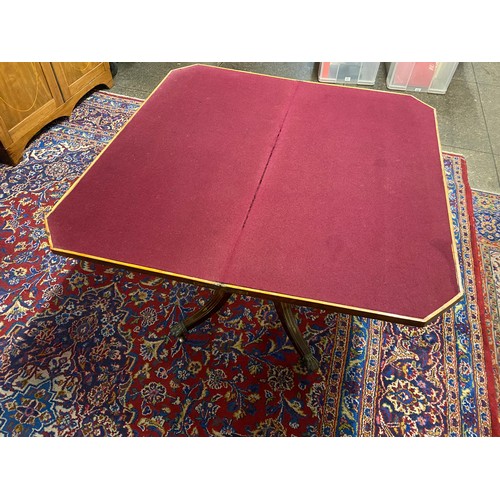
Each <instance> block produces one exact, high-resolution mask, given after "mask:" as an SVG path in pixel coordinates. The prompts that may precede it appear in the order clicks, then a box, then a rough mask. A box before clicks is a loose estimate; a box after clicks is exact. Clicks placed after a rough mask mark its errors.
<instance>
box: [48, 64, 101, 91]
mask: <svg viewBox="0 0 500 500" xmlns="http://www.w3.org/2000/svg"><path fill="white" fill-rule="evenodd" d="M51 65H52V68H53V70H54V73H55V75H56V78H57V81H58V83H59V87H60V88H61V92H62V95H63V97H64V99H65V100H68V99H70V98H71V97H73V96H74V95H76V94H78V93H80V92H81V90H82V89H84V88H89V84H90V83H91V82H92V81H93V80H96V79H102V75H103V74H104V73H105V72H109V64H108V63H102V62H100V63H98V62H62V63H61V62H57V63H55V62H54V63H51Z"/></svg>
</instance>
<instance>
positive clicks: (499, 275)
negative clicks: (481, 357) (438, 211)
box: [472, 191, 500, 402]
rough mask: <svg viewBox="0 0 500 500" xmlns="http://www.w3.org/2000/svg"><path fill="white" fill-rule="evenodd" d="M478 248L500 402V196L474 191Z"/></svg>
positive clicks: (490, 345)
mask: <svg viewBox="0 0 500 500" xmlns="http://www.w3.org/2000/svg"><path fill="white" fill-rule="evenodd" d="M472 201H473V205H474V219H475V224H476V230H477V231H476V237H477V246H478V250H479V253H480V256H481V258H480V259H479V263H480V265H481V275H482V276H483V277H484V279H483V280H482V283H483V296H484V320H485V323H486V335H487V341H488V344H489V349H490V352H491V356H492V367H493V378H494V384H495V391H496V396H497V402H499V401H500V372H499V366H500V365H499V361H500V195H498V194H493V193H486V192H482V191H472Z"/></svg>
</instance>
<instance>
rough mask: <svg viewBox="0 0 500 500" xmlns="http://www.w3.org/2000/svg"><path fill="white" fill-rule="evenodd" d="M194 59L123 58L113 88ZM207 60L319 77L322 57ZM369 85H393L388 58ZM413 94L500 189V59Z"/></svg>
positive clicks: (145, 89) (132, 87) (478, 178)
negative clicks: (436, 89) (439, 90)
mask: <svg viewBox="0 0 500 500" xmlns="http://www.w3.org/2000/svg"><path fill="white" fill-rule="evenodd" d="M189 64H193V63H191V62H189V63H186V62H184V63H181V62H169V63H147V62H135V63H134V62H123V63H118V64H117V67H118V72H117V74H116V76H115V85H114V87H113V88H112V89H111V91H112V92H115V93H117V94H122V95H127V96H132V97H140V98H143V99H144V98H146V97H147V96H148V95H149V94H150V93H151V92H152V91H153V90H154V89H155V87H156V86H157V85H158V84H159V83H160V82H161V80H162V79H163V78H164V77H165V75H166V74H167V73H168V72H169V71H170V70H172V69H174V68H179V67H181V66H186V65H189ZM204 64H210V65H213V66H222V67H225V68H234V69H240V70H246V71H253V72H255V73H263V74H268V75H276V76H284V77H288V78H297V79H299V80H309V81H318V67H319V63H311V62H306V63H294V62H288V63H279V62H270V63H259V62H255V63H250V62H246V63H235V62H233V63H221V62H205V63H204ZM360 87H361V88H363V86H360ZM365 88H375V89H379V90H387V86H386V68H385V64H381V65H380V67H379V71H378V74H377V79H376V82H375V85H374V86H366V87H365ZM412 95H415V96H416V97H418V98H419V99H421V100H422V101H424V102H426V103H427V104H430V105H431V106H433V107H434V108H436V109H437V115H438V124H439V133H440V138H441V146H442V149H443V151H449V152H454V153H460V154H462V155H464V156H465V158H466V160H467V166H468V174H469V181H470V184H471V186H472V188H474V189H479V190H483V191H490V192H494V193H499V194H500V63H478V62H473V63H470V62H464V63H460V64H459V65H458V68H457V70H456V72H455V75H454V76H453V80H452V81H451V83H450V86H449V87H448V91H447V92H446V94H444V95H439V94H427V93H423V92H419V93H413V94H412Z"/></svg>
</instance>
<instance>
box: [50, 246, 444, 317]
mask: <svg viewBox="0 0 500 500" xmlns="http://www.w3.org/2000/svg"><path fill="white" fill-rule="evenodd" d="M49 245H50V248H51V250H53V251H54V252H59V253H61V254H64V255H67V256H75V257H82V258H85V259H91V260H96V261H100V262H106V263H109V264H114V265H118V266H124V267H128V268H132V269H137V270H138V271H145V272H149V273H154V274H161V275H164V276H168V277H171V278H177V279H181V280H186V281H191V282H195V283H199V284H200V286H203V285H209V286H212V287H220V288H224V289H227V290H228V291H233V292H235V293H238V292H245V294H246V295H254V296H255V295H265V296H267V297H270V298H271V299H273V298H278V299H279V298H282V299H285V300H290V301H294V302H301V303H303V305H304V306H311V305H313V304H314V305H318V306H325V307H330V308H333V309H338V310H341V311H342V312H345V313H347V314H350V313H352V314H353V315H360V316H364V315H371V316H378V317H380V318H383V319H384V320H387V321H395V322H398V320H400V321H402V322H412V323H419V324H421V325H422V326H423V325H424V324H425V323H427V321H428V320H427V318H423V319H422V318H415V317H412V316H404V315H399V314H392V313H388V312H385V311H376V310H372V309H364V308H361V307H355V306H348V305H345V304H337V303H335V302H327V301H323V300H316V299H310V298H307V297H299V296H297V295H288V294H285V293H280V292H270V291H268V290H261V289H259V288H250V287H244V286H240V285H233V284H230V283H221V282H219V281H210V280H207V279H204V278H197V277H195V276H188V275H186V274H178V273H174V272H170V271H164V270H161V269H156V268H153V267H146V266H141V265H138V264H131V263H129V262H123V261H119V260H114V259H108V258H105V257H99V256H96V255H90V254H86V253H82V252H75V251H73V250H65V249H63V248H56V247H54V246H53V245H52V242H51V240H50V238H49ZM446 306H447V304H446V305H445V306H443V307H446ZM319 308H321V307H319ZM363 313H364V314H363ZM432 316H434V313H433V314H432V315H430V316H428V318H430V317H432Z"/></svg>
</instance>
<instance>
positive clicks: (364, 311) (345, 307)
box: [45, 64, 463, 326]
mask: <svg viewBox="0 0 500 500" xmlns="http://www.w3.org/2000/svg"><path fill="white" fill-rule="evenodd" d="M193 66H203V67H207V68H217V69H223V70H225V71H234V72H238V73H250V74H253V75H258V76H264V77H269V78H277V79H281V80H290V81H302V82H304V83H312V84H315V85H326V86H330V87H332V86H337V87H343V88H350V89H355V90H358V91H368V92H382V93H386V94H392V95H399V96H404V97H414V96H411V95H409V94H403V93H400V92H394V91H386V90H377V89H367V88H359V87H353V86H348V85H335V84H332V83H326V82H310V81H305V80H297V79H295V78H288V77H282V76H275V75H265V74H262V73H255V72H252V71H244V70H238V69H233V68H224V67H220V66H211V65H208V64H192V65H189V66H183V67H180V68H174V69H172V70H170V71H169V72H168V73H167V75H166V76H165V77H164V78H163V79H162V81H161V82H160V83H159V84H158V85H157V86H156V87H155V89H154V90H153V92H151V94H150V95H149V96H148V97H147V98H146V99H145V100H144V101H143V102H142V104H140V106H139V107H138V108H137V109H136V110H135V111H134V113H133V114H132V116H131V117H130V118H129V119H128V121H127V123H126V124H125V125H124V126H123V127H122V128H121V129H120V130H119V131H118V132H117V134H116V135H115V136H114V137H113V138H112V139H111V140H110V141H109V142H108V143H107V144H106V146H105V147H104V148H103V150H102V151H101V152H100V153H99V154H98V155H97V157H96V158H95V159H94V160H93V161H92V163H91V164H90V166H89V167H88V168H87V169H86V170H85V172H84V173H83V174H82V175H81V176H80V177H79V178H78V179H77V180H76V181H75V183H74V184H73V185H72V186H70V188H69V189H68V190H67V191H66V192H65V193H64V195H63V196H62V197H61V198H60V199H59V200H58V201H57V203H56V204H55V205H54V207H53V208H52V209H51V211H50V212H49V213H48V214H47V216H46V217H45V227H46V229H47V235H48V240H49V246H50V249H51V250H53V251H54V252H60V253H63V254H66V255H74V256H75V257H83V258H87V259H93V260H97V261H101V262H106V263H109V264H115V265H118V266H125V267H130V268H132V269H137V270H139V271H146V272H151V273H155V274H161V275H165V276H169V277H172V278H178V279H181V280H187V281H193V282H196V283H200V285H203V284H205V285H211V286H217V287H224V288H227V289H229V290H233V291H235V292H239V291H241V292H248V293H249V294H261V295H266V296H269V297H271V298H283V299H287V300H291V301H297V302H302V303H304V305H311V304H317V305H319V306H326V307H331V308H333V309H339V310H342V311H343V312H348V313H349V312H352V313H353V314H354V315H356V314H358V315H360V316H363V315H364V314H365V315H366V314H368V315H371V316H379V317H381V318H384V319H386V320H387V321H395V322H398V320H399V321H403V322H412V323H418V324H421V325H422V326H423V325H425V324H426V323H428V322H429V321H430V320H431V319H432V318H434V317H436V316H437V315H439V314H440V313H441V312H443V311H444V310H445V309H447V308H448V307H450V306H451V305H452V304H453V303H455V302H456V301H457V300H458V299H459V298H460V297H461V296H462V295H463V286H462V282H461V279H460V270H459V264H458V253H457V249H456V242H455V236H454V231H453V222H452V218H451V209H450V203H449V199H448V188H447V181H446V174H445V170H444V162H443V157H442V151H441V141H440V138H439V130H438V123H437V114H436V109H435V108H433V107H432V106H430V105H428V104H426V103H424V102H423V101H421V100H420V99H418V98H416V97H414V98H415V99H416V100H417V101H418V102H420V103H422V104H425V105H426V106H428V107H429V108H431V109H432V110H433V112H434V122H435V125H436V136H437V140H438V149H439V157H440V162H441V174H442V176H443V185H444V189H445V197H446V205H447V210H448V221H449V225H450V231H451V236H452V252H453V259H454V262H455V271H456V276H457V283H458V286H459V288H460V292H459V293H458V294H457V295H456V296H455V297H453V298H452V299H451V300H449V301H448V302H446V303H445V304H444V305H443V306H441V307H440V308H438V309H437V310H435V311H433V312H432V313H431V314H429V315H427V316H426V317H425V318H416V317H412V316H404V315H399V314H391V313H388V312H385V311H375V310H371V309H364V308H361V307H354V306H348V305H345V304H337V303H334V302H326V301H322V300H314V299H308V298H305V297H298V296H295V295H288V294H284V293H278V292H269V291H266V290H260V289H257V288H249V287H244V286H238V285H232V284H224V283H220V282H215V281H210V280H206V279H202V278H196V277H193V276H188V275H183V274H177V273H173V272H169V271H163V270H160V269H155V268H151V267H146V266H140V265H136V264H130V263H126V262H121V261H117V260H113V259H107V258H103V257H97V256H94V255H88V254H84V253H80V252H75V251H69V250H64V249H61V248H56V247H55V246H54V245H53V242H52V238H51V235H50V229H49V224H48V218H49V217H50V215H51V214H52V213H53V212H54V211H55V210H56V208H57V207H58V206H59V204H60V203H61V202H62V201H63V200H64V198H66V196H67V195H69V194H70V192H71V191H72V190H73V189H74V188H75V187H76V186H77V185H78V183H79V182H80V181H81V180H82V178H83V177H84V176H85V175H86V174H87V173H88V172H89V170H90V169H91V168H92V167H93V166H94V164H95V163H96V162H97V160H98V159H99V158H100V156H101V155H102V154H103V153H104V152H105V151H106V150H107V149H108V147H109V146H110V145H111V144H112V143H113V141H114V140H115V139H116V138H117V137H118V136H119V135H120V133H121V132H122V131H123V130H124V129H125V127H126V126H127V125H128V124H129V123H130V121H131V120H132V119H133V118H134V116H135V114H136V113H138V112H139V111H140V110H141V109H142V107H143V106H144V104H145V103H146V102H147V101H148V100H149V99H150V97H151V96H152V95H153V94H154V93H155V92H156V90H157V89H158V88H159V87H160V86H161V85H162V84H163V82H164V81H165V80H166V79H167V78H168V77H169V76H170V75H171V74H172V73H173V72H174V71H181V70H185V69H187V68H191V67H193ZM124 97H127V96H124Z"/></svg>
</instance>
